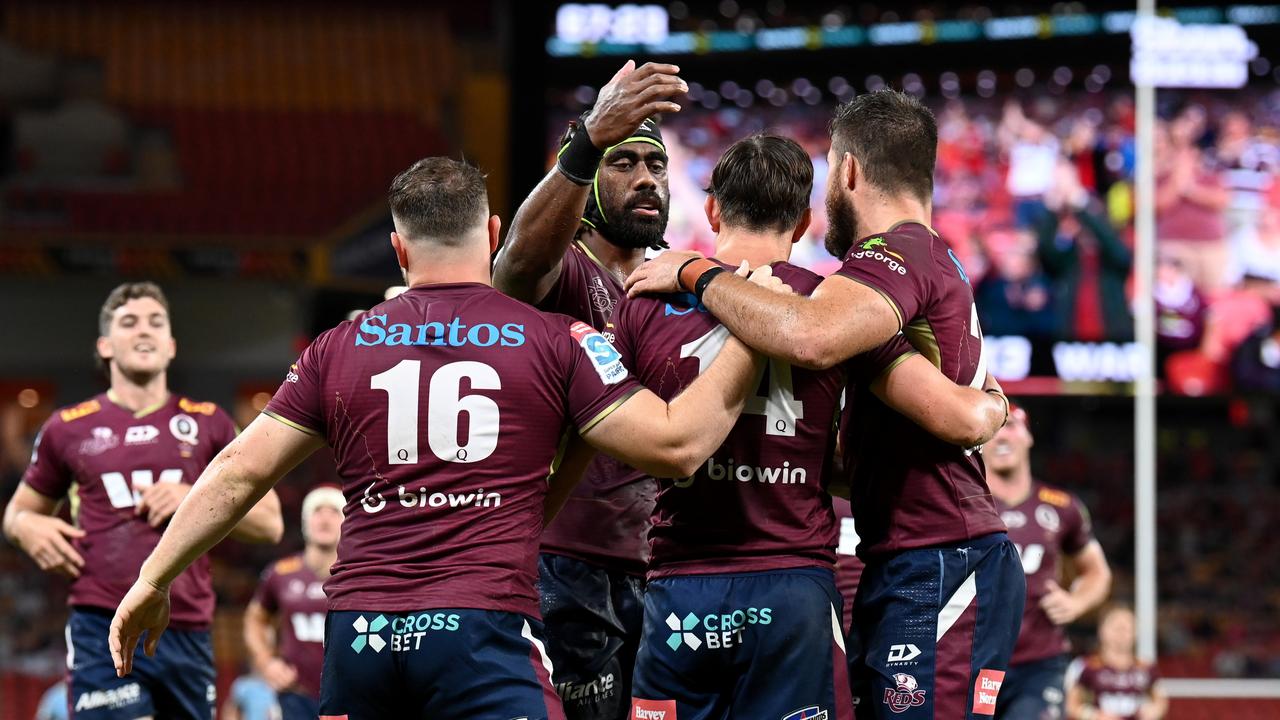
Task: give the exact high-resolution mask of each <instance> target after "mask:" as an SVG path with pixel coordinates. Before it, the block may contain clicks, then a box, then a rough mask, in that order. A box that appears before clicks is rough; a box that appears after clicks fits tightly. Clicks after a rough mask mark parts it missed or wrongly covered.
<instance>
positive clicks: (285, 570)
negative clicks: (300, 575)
mask: <svg viewBox="0 0 1280 720" xmlns="http://www.w3.org/2000/svg"><path fill="white" fill-rule="evenodd" d="M302 567H303V565H302V556H301V555H290V556H288V557H283V558H280V559H279V560H277V561H275V563H273V564H272V565H271V573H272V574H273V575H292V574H293V573H296V572H298V571H299V570H301V569H302Z"/></svg>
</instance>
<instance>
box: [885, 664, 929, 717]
mask: <svg viewBox="0 0 1280 720" xmlns="http://www.w3.org/2000/svg"><path fill="white" fill-rule="evenodd" d="M893 682H894V684H896V685H897V686H898V689H897V690H893V689H890V688H885V689H884V704H885V705H888V706H889V709H890V710H892V711H894V712H895V713H900V712H906V711H907V709H908V708H913V707H919V706H921V705H923V704H924V691H923V690H921V689H920V683H918V682H916V678H915V676H914V675H908V674H906V673H894V675H893Z"/></svg>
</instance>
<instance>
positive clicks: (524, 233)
mask: <svg viewBox="0 0 1280 720" xmlns="http://www.w3.org/2000/svg"><path fill="white" fill-rule="evenodd" d="M677 72H679V68H677V67H676V66H675V65H663V64H657V63H646V64H644V65H643V66H641V67H640V68H639V69H637V68H636V64H635V62H634V61H632V60H628V61H627V63H626V64H625V65H623V66H622V69H621V70H619V71H618V73H617V74H616V75H614V76H613V79H612V80H610V81H609V83H608V84H607V85H605V86H604V87H603V88H601V89H600V96H599V97H598V98H597V99H596V104H595V106H594V107H593V108H592V109H591V113H590V114H589V115H588V116H587V117H586V120H585V121H583V123H582V126H581V127H578V128H577V129H576V130H575V131H574V136H573V139H572V140H571V141H570V142H569V144H568V145H566V146H565V147H563V148H561V151H560V155H559V158H558V160H557V162H556V167H554V168H552V169H551V172H549V173H547V176H546V177H544V178H543V179H542V182H540V183H538V186H537V187H536V188H534V190H533V192H532V193H531V194H530V195H529V197H528V198H527V199H526V200H525V201H524V202H523V203H521V204H520V208H519V209H518V210H517V211H516V215H515V217H514V218H513V219H512V221H511V229H510V230H509V231H508V232H507V238H506V241H505V243H504V245H503V247H502V250H501V251H499V253H498V257H497V259H496V260H495V261H494V265H493V285H494V287H496V288H497V289H499V290H501V291H502V292H504V293H506V294H508V295H510V296H512V297H514V298H516V299H518V300H523V301H525V302H529V303H537V302H539V301H541V300H542V299H543V298H544V297H546V295H547V293H548V292H550V291H551V288H552V287H554V286H555V283H556V280H558V279H559V277H560V263H561V262H562V259H563V258H564V253H565V251H566V250H568V249H569V244H570V243H572V242H573V237H574V234H575V233H576V232H577V230H578V225H579V222H580V220H581V219H582V212H583V210H584V208H585V207H586V204H587V193H588V192H589V191H590V190H591V184H592V181H593V180H594V178H595V173H596V169H597V168H598V167H599V164H600V159H601V158H602V157H603V156H604V152H605V150H607V149H608V148H610V147H612V146H613V145H616V144H618V143H620V142H622V141H623V140H625V139H626V138H627V137H629V136H630V135H631V134H632V133H634V132H635V131H636V129H637V128H639V127H640V124H641V123H643V122H644V121H645V120H646V119H647V118H649V117H651V116H653V115H656V114H658V113H663V112H678V111H679V110H680V106H679V105H677V104H675V103H673V102H671V101H670V100H669V98H670V97H671V96H673V95H677V94H679V93H683V92H685V91H686V90H687V89H688V88H687V86H686V85H685V83H684V81H683V80H681V79H680V78H679V77H677V76H676V73H677Z"/></svg>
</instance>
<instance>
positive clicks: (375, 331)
mask: <svg viewBox="0 0 1280 720" xmlns="http://www.w3.org/2000/svg"><path fill="white" fill-rule="evenodd" d="M377 345H389V346H394V345H448V346H449V347H463V346H464V345H475V346H476V347H489V346H490V345H501V346H502V347H520V346H521V345H524V325H518V324H516V323H507V324H505V325H503V326H502V327H501V328H498V327H497V326H495V325H490V324H488V323H480V324H478V325H472V326H470V327H467V325H465V324H464V323H463V322H462V320H461V319H460V318H454V319H452V320H450V321H449V324H448V325H445V324H444V323H442V322H429V323H423V324H422V325H408V324H405V323H393V324H391V325H390V326H388V325H387V316H386V315H370V316H368V317H366V318H365V319H364V320H363V321H361V323H360V332H359V334H357V335H356V347H374V346H377Z"/></svg>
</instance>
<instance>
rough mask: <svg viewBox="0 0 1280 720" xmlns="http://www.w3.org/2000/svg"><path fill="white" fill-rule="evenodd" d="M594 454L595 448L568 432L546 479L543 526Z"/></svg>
mask: <svg viewBox="0 0 1280 720" xmlns="http://www.w3.org/2000/svg"><path fill="white" fill-rule="evenodd" d="M595 456H596V449H595V448H593V447H591V444H590V443H588V442H587V441H585V440H583V439H582V438H581V437H580V436H579V435H578V434H577V433H570V434H569V437H568V438H567V439H566V440H565V445H564V450H563V451H562V452H561V454H560V457H559V462H557V463H556V464H555V467H554V468H553V469H552V472H551V477H550V478H548V479H547V485H548V488H547V502H546V504H545V505H544V506H543V510H542V524H543V526H544V527H545V526H546V525H547V524H548V523H550V522H551V520H552V519H553V518H554V517H555V516H556V513H558V512H560V508H562V507H564V503H565V501H566V500H568V499H569V495H570V494H572V492H573V488H574V486H575V485H577V484H578V481H579V480H581V479H582V474H583V473H585V472H586V471H587V466H588V465H590V464H591V461H592V460H593V459H594V458H595Z"/></svg>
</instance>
